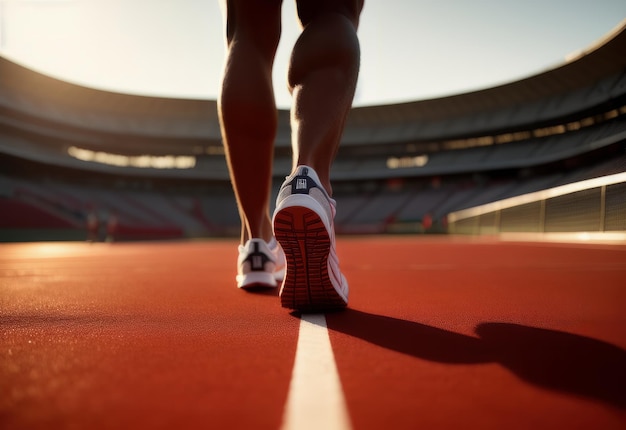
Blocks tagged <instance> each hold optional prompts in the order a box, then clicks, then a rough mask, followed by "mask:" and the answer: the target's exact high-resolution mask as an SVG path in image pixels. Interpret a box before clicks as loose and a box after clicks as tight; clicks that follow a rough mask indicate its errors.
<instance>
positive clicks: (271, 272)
mask: <svg viewBox="0 0 626 430" xmlns="http://www.w3.org/2000/svg"><path fill="white" fill-rule="evenodd" d="M275 245H277V246H274V249H271V248H270V246H269V245H268V244H267V243H266V242H265V241H264V240H263V239H250V240H248V241H247V242H246V243H245V245H239V257H238V258H237V287H239V288H258V287H265V288H276V287H277V286H278V284H277V283H276V281H277V277H278V276H276V275H277V269H278V270H279V271H280V270H282V272H283V273H284V271H285V269H284V267H285V262H284V255H282V256H281V255H280V254H281V253H282V250H281V249H280V246H279V245H278V243H276V244H275ZM281 257H282V258H281ZM281 267H282V269H281ZM281 279H282V277H281Z"/></svg>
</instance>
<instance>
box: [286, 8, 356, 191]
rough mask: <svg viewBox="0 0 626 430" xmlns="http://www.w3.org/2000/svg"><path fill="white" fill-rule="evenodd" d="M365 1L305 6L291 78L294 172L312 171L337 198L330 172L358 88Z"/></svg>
mask: <svg viewBox="0 0 626 430" xmlns="http://www.w3.org/2000/svg"><path fill="white" fill-rule="evenodd" d="M362 6H363V3H362V1H359V0H346V1H343V2H342V1H339V0H329V1H324V0H299V1H298V15H299V18H300V22H301V24H302V26H303V27H304V30H303V32H302V34H301V35H300V38H299V39H298V41H297V42H296V44H295V46H294V50H293V53H292V56H291V62H290V66H289V73H288V84H289V89H290V91H291V93H292V95H293V108H292V110H291V127H292V146H293V170H294V171H295V168H296V167H297V166H298V165H303V164H305V165H308V166H311V167H312V168H313V169H315V171H316V172H317V174H318V176H319V178H320V181H321V182H322V184H321V185H322V186H324V188H326V191H327V192H328V193H329V194H331V193H332V189H331V185H330V167H331V164H332V161H333V159H334V157H335V154H336V152H337V149H338V147H339V142H340V140H341V135H342V133H343V127H344V123H345V119H346V117H347V115H348V112H349V110H350V107H351V105H352V99H353V97H354V91H355V88H356V83H357V78H358V72H359V62H360V48H359V40H358V38H357V34H356V30H357V26H358V20H359V14H360V11H361V8H362Z"/></svg>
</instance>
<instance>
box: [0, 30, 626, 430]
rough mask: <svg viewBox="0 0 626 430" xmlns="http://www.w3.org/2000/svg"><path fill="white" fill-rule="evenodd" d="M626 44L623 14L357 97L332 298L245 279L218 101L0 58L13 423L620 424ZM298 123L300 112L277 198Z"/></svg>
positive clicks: (3, 372)
mask: <svg viewBox="0 0 626 430" xmlns="http://www.w3.org/2000/svg"><path fill="white" fill-rule="evenodd" d="M625 52H626V24H623V25H622V26H621V27H619V28H617V29H616V30H615V31H613V32H612V33H610V34H609V35H607V36H606V37H605V38H604V39H603V40H601V41H599V42H598V43H597V44H596V45H594V46H592V47H590V48H589V49H587V50H585V51H583V52H581V53H579V54H577V55H576V56H574V57H571V58H569V59H568V60H567V61H566V62H565V63H563V64H561V65H559V66H557V67H554V68H551V69H549V70H545V71H543V72H541V73H538V74H535V75H533V76H529V77H527V78H524V79H521V80H517V81H514V82H510V83H507V84H502V85H498V86H494V87H491V88H487V89H482V90H479V91H472V92H467V93H463V94H457V95H452V96H446V97H440V98H433V99H428V100H419V101H413V102H406V103H395V104H388V105H376V106H366V107H354V108H353V109H352V110H351V113H350V116H349V119H348V122H347V125H346V129H345V132H344V135H343V139H342V145H341V148H340V150H339V152H338V154H337V158H336V160H335V163H334V165H333V171H332V179H333V189H334V198H336V200H337V201H338V213H337V217H336V220H335V222H336V229H337V233H338V237H339V239H338V245H337V246H338V253H339V254H340V257H341V264H342V271H344V272H345V274H346V276H347V278H348V279H349V282H350V292H351V293H350V294H351V299H350V300H351V301H350V303H349V306H348V308H347V309H346V310H344V311H342V312H335V313H327V314H311V315H306V314H303V315H300V314H298V313H295V312H292V313H289V312H288V311H286V310H285V309H282V308H280V305H279V304H278V298H277V296H278V291H269V292H268V291H261V292H244V291H241V290H238V289H237V288H235V283H234V276H235V267H234V262H235V260H236V245H237V237H238V235H239V234H240V225H239V217H238V213H237V207H236V203H235V199H234V197H233V192H232V188H231V183H230V180H229V175H228V170H227V165H226V160H225V156H224V150H223V146H222V141H221V135H220V127H219V122H218V116H217V109H216V102H215V101H214V100H191V99H175V98H163V97H149V96H138V95H130V94H122V93H115V92H110V91H103V90H96V89H93V88H88V87H83V86H79V85H76V84H72V83H69V82H65V81H62V80H58V79H55V78H52V77H50V76H46V75H45V74H42V73H38V72H35V71H34V70H31V69H29V68H26V67H24V66H21V65H19V64H17V63H15V62H12V61H10V60H8V59H7V58H1V57H0V166H1V168H0V242H4V243H2V244H0V333H2V338H0V351H1V352H0V384H1V385H2V386H3V390H2V393H0V427H2V428H12V429H32V428H92V429H112V428H116V429H118V428H147V429H162V428H173V427H174V428H184V429H196V428H198V429H200V428H232V429H239V428H241V429H244V428H245V429H250V428H254V429H276V428H281V429H331V428H334V429H352V428H354V429H359V430H361V429H365V430H369V429H380V428H394V429H416V428H428V429H453V428H454V429H456V428H480V429H501V428H512V429H526V428H542V429H543V428H545V429H549V428H550V429H552V428H569V429H578V428H580V429H587V428H603V429H622V428H623V424H624V422H625V420H626V415H625V411H626V391H625V387H626V373H625V369H626V336H625V335H626V333H625V332H624V327H626V319H625V318H626V317H625V315H624V305H625V304H626V296H625V295H624V285H626V284H625V282H624V281H625V280H626V266H625V265H624V262H625V261H626V259H625V258H624V256H625V251H626V247H625V246H624V243H626V242H625V241H626V55H624V53H625ZM290 134H291V130H290V126H289V112H288V111H286V110H281V111H279V131H278V135H277V139H276V150H275V160H274V170H273V172H274V173H273V193H274V195H276V194H277V192H278V187H279V186H280V184H281V182H282V181H283V179H284V177H285V176H286V175H288V174H289V173H290V170H291V162H292V161H291V147H290ZM100 242H108V243H100ZM571 242H573V243H571Z"/></svg>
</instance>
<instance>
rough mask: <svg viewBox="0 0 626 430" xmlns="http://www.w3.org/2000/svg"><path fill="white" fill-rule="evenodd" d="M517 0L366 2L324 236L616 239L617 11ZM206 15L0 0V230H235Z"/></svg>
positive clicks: (85, 233) (216, 19) (38, 234)
mask: <svg viewBox="0 0 626 430" xmlns="http://www.w3.org/2000/svg"><path fill="white" fill-rule="evenodd" d="M519 3H520V2H513V1H499V2H496V1H487V0H483V1H477V2H472V4H468V3H467V2H463V1H460V0H447V1H440V2H432V1H422V0H418V1H397V2H393V8H392V7H391V6H390V3H389V2H384V1H383V0H369V1H366V7H365V9H364V12H363V16H362V22H361V26H360V28H359V36H360V38H361V44H362V68H361V74H360V81H359V86H358V88H357V95H356V98H355V102H354V108H353V110H352V112H351V115H350V118H349V121H348V124H347V127H346V131H345V133H344V137H343V142H342V147H341V149H340V151H339V154H338V156H337V160H336V162H335V165H334V171H333V176H334V192H335V198H336V199H337V200H338V203H339V205H338V215H337V220H336V224H337V230H338V232H339V233H342V234H366V233H403V234H424V233H437V234H445V233H463V234H497V233H501V232H508V233H510V232H517V233H526V232H535V233H543V232H591V233H599V232H605V233H606V232H622V233H623V232H626V191H625V190H626V185H625V181H626V179H625V177H624V176H625V172H626V142H625V137H626V116H625V115H626V55H624V53H626V32H625V21H624V18H626V3H624V2H623V1H620V0H615V1H612V0H604V1H594V2H591V1H561V0H554V1H550V2H539V1H528V2H523V3H522V4H519ZM283 15H284V28H283V38H282V40H281V44H280V46H279V52H278V57H277V61H276V65H275V72H274V82H275V88H276V99H277V104H278V107H279V108H280V112H279V118H280V126H279V133H278V136H277V139H276V158H275V165H274V183H275V185H274V192H276V188H277V187H278V185H279V184H280V183H281V182H282V180H283V178H284V176H285V175H287V174H288V173H289V170H290V168H291V150H290V142H289V136H290V129H289V121H288V119H289V114H288V109H289V103H290V100H289V95H288V93H287V91H286V89H285V73H286V65H287V63H288V58H289V52H290V49H291V47H292V46H293V43H294V42H295V40H296V39H297V37H298V34H299V28H298V25H297V21H296V19H295V8H294V5H293V4H292V2H289V1H285V3H284V6H283ZM222 27H223V24H222V14H221V11H220V8H219V3H218V2H217V1H195V0H185V1H177V2H175V1H168V0H153V1H147V0H132V1H131V0H126V1H121V0H108V1H103V0H0V241H35V240H36V241H40V240H92V241H103V240H109V241H119V240H154V239H182V238H206V237H216V236H236V235H238V233H239V220H238V215H237V209H236V205H235V200H234V197H233V195H232V190H231V186H230V182H229V178H228V172H227V169H226V163H225V159H224V154H223V149H222V144H221V136H220V130H219V125H218V121H217V113H216V103H215V100H216V97H217V94H218V90H219V81H220V75H221V70H222V65H223V61H224V41H223V29H222Z"/></svg>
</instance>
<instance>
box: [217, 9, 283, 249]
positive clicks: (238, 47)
mask: <svg viewBox="0 0 626 430" xmlns="http://www.w3.org/2000/svg"><path fill="white" fill-rule="evenodd" d="M224 7H225V11H226V32H227V35H226V36H227V50H228V52H227V57H226V65H225V67H224V75H223V81H222V86H221V93H220V97H219V100H218V111H219V116H220V125H221V129H222V136H223V139H224V146H225V149H226V159H227V162H228V168H229V171H230V176H231V181H232V184H233V189H234V191H235V196H236V198H237V206H238V208H239V214H240V217H241V223H242V237H241V243H242V244H243V243H244V242H245V241H246V240H247V239H249V238H262V239H264V240H266V241H268V240H269V239H270V238H271V237H272V227H271V222H270V217H269V195H270V187H271V178H272V160H273V155H274V140H275V137H276V129H277V121H278V119H277V113H276V103H275V100H274V90H273V87H272V66H273V63H274V56H275V53H276V48H277V47H278V41H279V39H280V31H281V24H280V18H281V16H280V9H281V0H263V1H255V0H225V1H224Z"/></svg>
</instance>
